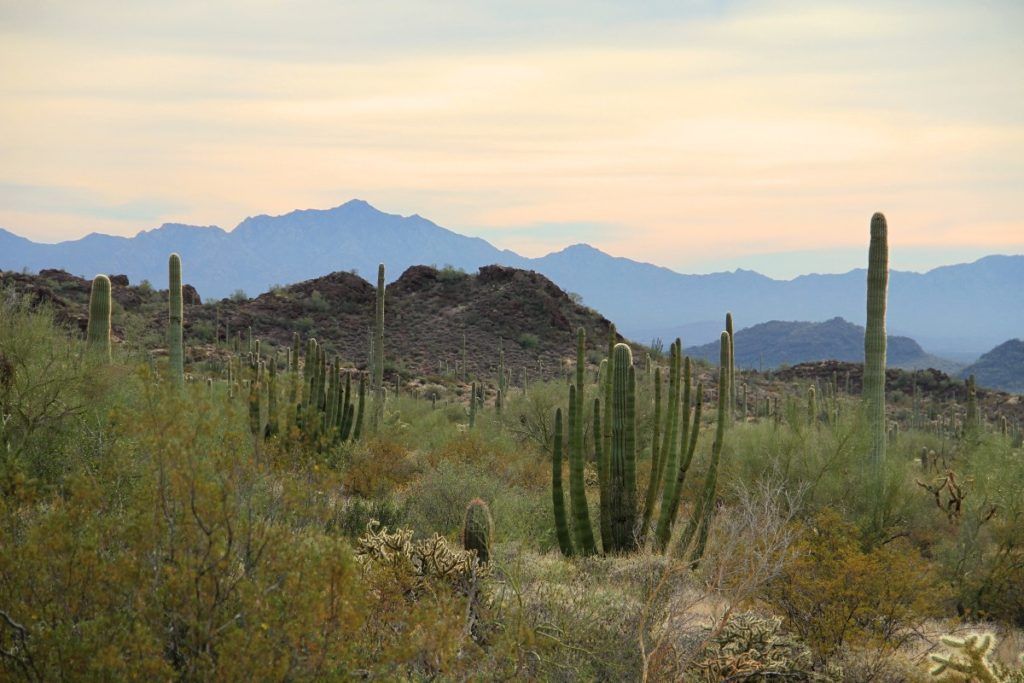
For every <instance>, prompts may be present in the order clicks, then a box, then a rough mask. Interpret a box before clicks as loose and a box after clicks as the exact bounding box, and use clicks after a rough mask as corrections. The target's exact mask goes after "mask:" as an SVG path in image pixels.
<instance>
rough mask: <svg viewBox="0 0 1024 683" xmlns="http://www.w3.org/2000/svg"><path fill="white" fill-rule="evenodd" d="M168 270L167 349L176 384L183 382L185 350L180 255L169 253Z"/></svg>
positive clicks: (170, 370)
mask: <svg viewBox="0 0 1024 683" xmlns="http://www.w3.org/2000/svg"><path fill="white" fill-rule="evenodd" d="M167 271H168V287H167V289H168V294H167V305H168V326H167V351H168V357H169V363H168V367H169V372H170V375H171V380H172V381H174V382H176V383H177V384H184V382H185V351H184V348H183V347H184V340H183V337H182V334H183V333H182V321H183V318H184V307H183V305H182V301H181V257H180V256H178V255H177V254H171V256H170V258H169V259H168V261H167Z"/></svg>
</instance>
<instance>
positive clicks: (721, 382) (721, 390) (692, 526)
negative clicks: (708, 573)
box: [677, 332, 729, 566]
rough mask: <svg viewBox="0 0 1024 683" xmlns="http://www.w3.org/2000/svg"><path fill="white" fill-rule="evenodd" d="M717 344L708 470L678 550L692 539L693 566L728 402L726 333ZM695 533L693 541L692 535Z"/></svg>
mask: <svg viewBox="0 0 1024 683" xmlns="http://www.w3.org/2000/svg"><path fill="white" fill-rule="evenodd" d="M720 342H721V347H720V354H719V357H720V364H719V368H718V418H717V424H716V425H715V442H714V443H713V444H712V446H711V462H710V463H709V464H708V471H707V474H706V475H705V477H704V486H703V488H702V489H701V495H700V498H699V499H698V500H697V505H696V507H695V509H694V511H693V514H692V515H691V516H690V521H689V522H688V523H687V525H686V529H685V530H684V531H683V534H682V536H681V538H680V540H679V546H678V548H677V552H678V553H679V554H680V555H682V554H684V553H685V552H686V550H687V549H688V548H689V546H690V544H691V543H694V548H693V552H692V553H691V554H690V563H691V565H692V566H696V565H697V563H698V562H700V559H701V557H703V556H704V548H705V545H706V544H707V538H708V529H709V528H710V526H711V519H712V517H713V516H714V512H715V493H716V489H717V484H718V463H719V461H720V460H721V457H722V442H723V441H724V440H725V422H726V420H727V419H728V409H727V405H726V404H727V403H728V402H729V392H728V376H727V374H726V373H727V372H728V367H729V333H728V332H722V337H721V340H720ZM695 536H696V541H695V542H694V538H695Z"/></svg>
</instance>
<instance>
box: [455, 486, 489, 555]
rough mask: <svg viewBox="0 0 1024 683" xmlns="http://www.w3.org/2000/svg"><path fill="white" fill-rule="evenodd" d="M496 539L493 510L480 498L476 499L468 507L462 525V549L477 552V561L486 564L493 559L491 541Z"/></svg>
mask: <svg viewBox="0 0 1024 683" xmlns="http://www.w3.org/2000/svg"><path fill="white" fill-rule="evenodd" d="M493 537H494V520H493V518H492V517H491V509H490V508H489V507H488V506H487V503H485V502H484V501H483V500H481V499H480V498H474V499H473V500H471V501H469V505H467V506H466V516H465V519H464V520H463V524H462V547H463V549H465V550H475V551H476V556H477V559H479V560H480V562H481V564H486V563H487V562H489V561H490V559H491V539H492V538H493Z"/></svg>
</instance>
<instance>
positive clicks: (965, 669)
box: [931, 633, 1024, 683]
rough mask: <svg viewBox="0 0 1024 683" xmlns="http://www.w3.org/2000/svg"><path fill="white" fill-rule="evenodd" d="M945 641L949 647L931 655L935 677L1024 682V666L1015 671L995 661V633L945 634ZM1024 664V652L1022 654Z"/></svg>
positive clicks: (984, 682)
mask: <svg viewBox="0 0 1024 683" xmlns="http://www.w3.org/2000/svg"><path fill="white" fill-rule="evenodd" d="M942 644H943V645H945V646H946V647H947V648H948V650H947V651H946V652H943V653H940V654H933V655H931V660H932V661H933V662H935V667H934V668H933V669H932V670H931V674H932V676H935V677H936V678H938V679H939V680H943V681H963V682H964V683H969V682H970V681H978V682H979V683H1024V668H1020V667H1018V668H1017V669H1016V670H1011V669H1009V668H1008V667H1005V666H1002V665H1000V664H999V663H997V662H994V661H992V658H991V655H992V651H993V650H994V649H995V644H996V639H995V636H993V635H992V634H991V633H973V634H971V635H969V636H966V637H964V638H955V637H953V636H945V637H943V638H942ZM1020 661H1021V664H1022V665H1024V654H1022V655H1021V657H1020Z"/></svg>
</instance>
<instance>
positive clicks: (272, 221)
mask: <svg viewBox="0 0 1024 683" xmlns="http://www.w3.org/2000/svg"><path fill="white" fill-rule="evenodd" d="M865 219H866V218H865ZM859 227H863V229H865V230H866V229H867V225H866V223H865V225H864V226H850V228H851V229H854V228H859ZM172 251H177V252H179V253H180V254H181V255H182V258H183V260H184V263H185V271H186V278H187V279H188V280H189V281H190V282H192V284H193V285H194V286H195V287H196V288H197V289H198V291H199V292H200V294H202V296H203V297H204V298H221V297H225V296H229V295H230V294H232V293H233V292H235V291H236V290H238V289H241V290H244V291H245V292H248V293H249V294H255V293H258V292H263V291H266V290H268V289H269V288H270V287H271V286H272V285H276V284H289V283H295V282H300V281H303V280H307V279H311V278H316V277H321V276H324V275H326V274H328V273H332V272H337V271H348V270H353V269H354V270H356V271H357V272H358V273H361V274H363V275H364V276H367V277H371V276H372V275H373V273H374V272H375V270H376V266H377V263H380V262H383V263H386V264H388V266H389V268H390V274H389V277H390V278H394V277H395V276H397V275H399V274H400V273H402V272H404V271H405V270H406V269H408V268H410V267H412V266H414V265H419V264H436V265H438V266H445V265H448V264H450V265H452V266H454V267H456V268H461V269H464V270H466V271H468V272H474V271H476V270H477V269H478V268H480V267H482V266H486V265H490V264H501V265H505V266H509V267H514V268H524V269H529V270H534V271H536V272H538V273H541V274H543V275H545V276H546V277H547V278H549V279H550V280H552V281H553V282H555V283H556V284H557V285H558V286H559V287H561V288H562V289H564V290H566V291H568V292H576V293H578V294H580V295H581V296H582V297H583V301H584V302H585V303H586V304H587V305H588V306H591V307H593V308H595V309H597V310H599V311H601V313H602V314H603V315H605V316H607V317H608V318H610V319H612V320H615V321H616V324H617V325H618V326H619V328H620V330H621V331H622V332H623V333H624V334H626V335H627V336H628V337H630V338H633V339H637V340H640V341H645V342H646V341H649V340H651V339H652V338H654V337H661V338H662V339H671V338H674V337H676V336H682V337H683V339H685V340H688V342H689V343H696V344H700V343H705V342H711V341H714V339H715V338H716V337H717V334H718V330H719V328H720V326H721V323H720V322H719V321H720V319H721V315H722V312H723V311H732V312H733V314H734V315H735V316H736V320H737V322H738V323H740V324H744V325H756V324H759V323H764V322H768V321H771V320H784V319H790V320H791V319H794V318H795V319H799V320H808V321H813V322H820V321H826V320H830V319H832V318H835V317H837V316H840V317H842V318H844V319H846V320H850V321H852V322H854V323H860V322H861V321H862V320H863V317H864V296H865V289H864V287H865V272H864V271H863V270H859V269H858V270H853V271H850V272H848V273H842V274H826V275H822V274H810V275H803V276H801V277H798V278H794V279H792V280H774V279H772V278H769V277H766V276H764V275H761V274H759V273H756V272H753V271H749V270H735V271H732V272H722V273H711V274H704V275H687V274H681V273H678V272H675V271H673V270H670V269H668V268H664V267H660V266H656V265H652V264H649V263H640V262H637V261H633V260H630V259H626V258H619V257H614V256H611V255H609V254H606V253H604V252H602V251H600V250H598V249H595V248H594V247H591V246H588V245H585V244H577V245H573V246H570V247H567V248H565V249H563V250H561V251H558V252H555V253H551V254H548V255H546V256H543V257H540V258H534V259H531V258H526V257H523V256H520V255H519V254H516V253H514V252H512V251H508V250H501V249H498V248H497V247H495V246H494V245H492V244H490V243H489V242H487V241H485V240H483V239H480V238H473V237H466V236H464V235H460V234H458V233H455V232H453V231H451V230H448V229H445V228H443V227H441V226H439V225H437V224H435V223H433V222H431V221H429V220H427V219H426V218H423V217H421V216H418V215H412V216H399V215H394V214H389V213H385V212H382V211H379V210H377V209H376V208H374V207H373V206H371V205H369V204H368V203H366V202H364V201H360V200H353V201H349V202H347V203H345V204H342V205H341V206H337V207H335V208H332V209H326V210H314V209H309V210H301V211H292V212H290V213H287V214H285V215H282V216H255V217H251V218H247V219H245V220H244V221H242V222H241V223H240V224H239V225H238V226H237V227H235V228H234V229H233V230H231V231H225V230H223V229H221V228H217V227H198V226H188V225H180V224H165V225H163V226H161V227H159V228H157V229H154V230H148V231H142V232H139V233H138V234H137V235H136V236H134V237H131V238H125V237H112V236H108V235H99V234H91V235H88V236H86V237H83V238H81V239H78V240H73V241H67V242H61V243H59V244H39V243H35V242H31V241H29V240H26V239H24V238H21V237H18V236H16V235H14V234H13V233H10V232H7V231H4V230H0V268H2V269H8V270H15V271H20V270H22V269H23V268H27V269H28V270H30V271H38V270H41V269H44V268H62V269H64V270H67V271H69V272H71V273H75V274H77V275H80V276H83V277H92V276H93V275H94V274H96V273H124V274H126V275H127V276H128V277H129V278H130V279H131V281H132V282H141V281H142V280H149V281H151V282H161V281H162V280H163V278H164V277H165V275H164V269H165V268H166V258H167V254H168V253H170V252H172ZM1022 288H1024V256H988V257H985V258H982V259H980V260H978V261H976V262H974V263H968V264H959V265H951V266H944V267H941V268H936V269H934V270H931V271H929V272H927V273H909V272H899V271H892V272H891V273H890V277H889V306H888V323H889V330H890V331H891V332H893V333H894V334H898V335H905V336H910V337H912V338H914V339H916V340H917V341H918V342H919V343H921V344H922V345H923V346H924V347H925V348H926V349H928V350H929V352H931V353H936V354H939V355H944V354H956V355H957V357H959V356H960V355H963V354H966V355H969V356H972V357H976V356H977V355H978V354H980V353H982V352H984V351H985V350H987V349H990V348H992V347H993V346H994V345H995V344H997V343H999V342H1001V341H1003V340H1005V339H1008V338H1011V337H1014V336H1015V335H1017V334H1019V332H1020V330H1021V329H1022V328H1024V308H1022V307H1011V308H1007V307H1005V306H1003V305H1002V302H1004V301H1012V300H1014V298H1015V297H1016V296H1017V294H1018V292H1020V291H1021V289H1022ZM666 321H671V322H666Z"/></svg>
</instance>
